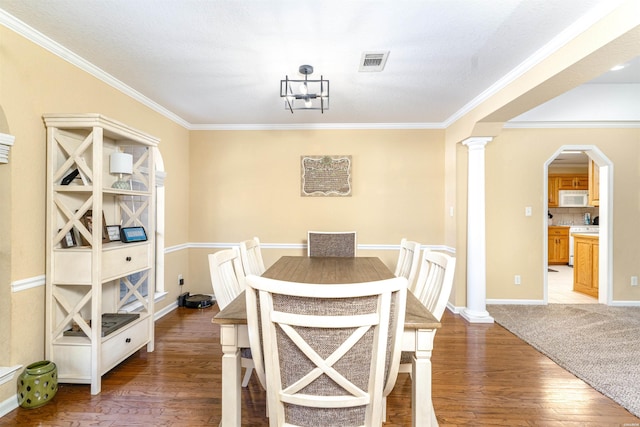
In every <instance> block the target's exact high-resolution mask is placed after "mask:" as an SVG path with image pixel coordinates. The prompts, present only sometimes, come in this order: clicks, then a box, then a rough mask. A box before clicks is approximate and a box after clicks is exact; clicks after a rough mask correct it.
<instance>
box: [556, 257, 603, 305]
mask: <svg viewBox="0 0 640 427" xmlns="http://www.w3.org/2000/svg"><path fill="white" fill-rule="evenodd" d="M549 268H550V269H552V270H556V271H555V272H551V271H550V272H548V273H547V284H548V302H549V304H597V303H598V299H597V298H594V297H591V296H589V295H585V294H583V293H580V292H574V291H573V268H572V267H569V266H568V265H550V266H549Z"/></svg>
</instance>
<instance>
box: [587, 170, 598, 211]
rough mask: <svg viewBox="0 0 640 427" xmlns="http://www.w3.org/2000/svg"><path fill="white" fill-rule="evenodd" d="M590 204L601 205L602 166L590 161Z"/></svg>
mask: <svg viewBox="0 0 640 427" xmlns="http://www.w3.org/2000/svg"><path fill="white" fill-rule="evenodd" d="M589 205H590V206H600V167H599V166H598V165H597V164H596V162H594V161H593V160H590V161H589Z"/></svg>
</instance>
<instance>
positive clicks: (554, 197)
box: [548, 176, 560, 208]
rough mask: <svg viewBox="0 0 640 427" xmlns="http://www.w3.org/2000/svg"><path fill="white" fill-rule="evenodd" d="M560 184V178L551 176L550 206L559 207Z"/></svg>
mask: <svg viewBox="0 0 640 427" xmlns="http://www.w3.org/2000/svg"><path fill="white" fill-rule="evenodd" d="M559 185H560V179H559V178H558V177H556V176H550V177H549V194H548V196H549V207H550V208H556V207H558V187H559Z"/></svg>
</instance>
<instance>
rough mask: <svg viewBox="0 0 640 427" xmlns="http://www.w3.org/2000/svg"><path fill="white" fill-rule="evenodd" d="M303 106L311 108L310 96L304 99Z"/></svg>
mask: <svg viewBox="0 0 640 427" xmlns="http://www.w3.org/2000/svg"><path fill="white" fill-rule="evenodd" d="M304 106H305V108H311V98H305V99H304Z"/></svg>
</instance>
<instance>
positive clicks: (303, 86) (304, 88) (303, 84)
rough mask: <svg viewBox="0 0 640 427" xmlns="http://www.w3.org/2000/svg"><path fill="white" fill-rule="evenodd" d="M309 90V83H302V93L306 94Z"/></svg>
mask: <svg viewBox="0 0 640 427" xmlns="http://www.w3.org/2000/svg"><path fill="white" fill-rule="evenodd" d="M307 91H308V88H307V84H306V83H302V84H301V85H300V93H301V94H303V95H306V94H307Z"/></svg>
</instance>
